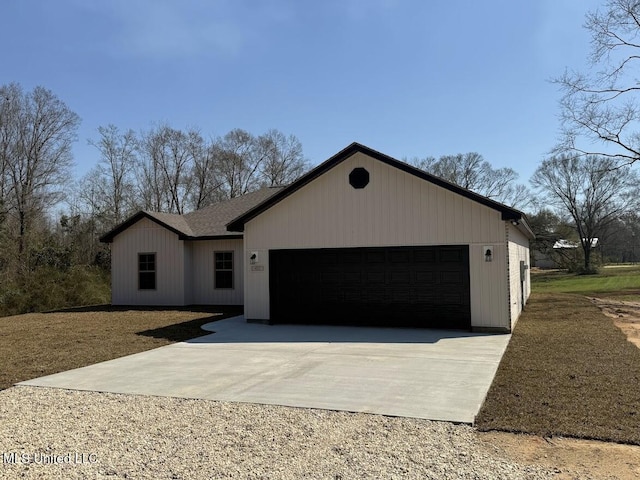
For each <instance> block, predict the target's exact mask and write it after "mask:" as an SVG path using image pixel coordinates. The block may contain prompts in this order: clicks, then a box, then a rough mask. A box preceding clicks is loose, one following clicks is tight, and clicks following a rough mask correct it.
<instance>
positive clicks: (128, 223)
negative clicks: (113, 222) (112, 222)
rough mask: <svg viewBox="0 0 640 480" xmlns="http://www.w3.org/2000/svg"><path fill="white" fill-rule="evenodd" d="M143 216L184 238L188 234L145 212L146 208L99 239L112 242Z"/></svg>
mask: <svg viewBox="0 0 640 480" xmlns="http://www.w3.org/2000/svg"><path fill="white" fill-rule="evenodd" d="M143 218H148V219H149V220H151V221H152V222H155V223H157V224H158V225H160V226H161V227H164V228H166V229H167V230H169V231H170V232H173V233H175V234H176V235H178V237H179V238H180V239H181V240H183V239H184V238H185V237H186V235H185V233H184V232H181V231H180V230H178V229H176V228H174V227H172V226H171V225H168V224H166V223H165V222H163V221H161V220H158V219H157V218H155V217H154V216H153V215H151V214H150V213H148V212H145V211H144V210H140V211H139V212H138V213H136V214H134V215H132V216H131V217H129V218H128V219H127V220H125V221H124V222H122V223H121V224H119V225H117V226H116V227H114V228H113V229H111V230H110V231H108V232H107V233H105V234H104V235H102V236H101V237H100V238H99V240H100V242H101V243H112V242H113V239H114V238H115V237H117V236H118V235H120V234H121V233H122V232H124V231H125V230H127V229H128V228H129V227H131V226H132V225H134V224H135V223H137V222H139V221H140V220H142V219H143Z"/></svg>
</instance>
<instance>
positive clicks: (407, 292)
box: [269, 245, 471, 329]
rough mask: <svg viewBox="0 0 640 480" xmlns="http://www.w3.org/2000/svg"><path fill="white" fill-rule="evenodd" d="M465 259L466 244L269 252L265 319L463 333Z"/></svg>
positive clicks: (467, 322)
mask: <svg viewBox="0 0 640 480" xmlns="http://www.w3.org/2000/svg"><path fill="white" fill-rule="evenodd" d="M468 259H469V250H468V246H466V245H465V246H460V245H455V246H428V247H371V248H343V249H310V250H272V251H270V274H269V275H270V279H269V281H270V301H271V320H272V321H274V322H296V323H298V322H301V323H329V324H330V323H337V324H362V325H387V326H420V327H440V328H464V329H468V328H470V326H471V314H470V300H469V260H468ZM301 269H304V270H305V271H304V272H303V273H300V272H296V270H301Z"/></svg>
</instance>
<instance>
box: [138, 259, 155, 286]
mask: <svg viewBox="0 0 640 480" xmlns="http://www.w3.org/2000/svg"><path fill="white" fill-rule="evenodd" d="M138 289H140V290H155V289H156V254H155V253H139V254H138Z"/></svg>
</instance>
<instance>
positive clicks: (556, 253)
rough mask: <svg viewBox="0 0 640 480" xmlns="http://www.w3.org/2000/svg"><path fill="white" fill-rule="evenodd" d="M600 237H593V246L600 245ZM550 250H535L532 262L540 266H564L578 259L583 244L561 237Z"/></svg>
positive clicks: (535, 265)
mask: <svg viewBox="0 0 640 480" xmlns="http://www.w3.org/2000/svg"><path fill="white" fill-rule="evenodd" d="M598 244H599V243H598V238H592V239H591V248H593V249H595V248H596V247H598ZM552 249H553V250H552V251H550V252H540V251H538V250H533V253H532V258H533V259H532V264H533V266H534V267H538V268H562V267H563V264H565V263H566V262H567V261H568V260H572V261H577V260H578V255H580V252H581V249H582V245H581V244H580V242H577V241H572V240H566V239H560V240H556V242H555V243H554V244H553V246H552Z"/></svg>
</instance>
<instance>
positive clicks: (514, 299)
mask: <svg viewBox="0 0 640 480" xmlns="http://www.w3.org/2000/svg"><path fill="white" fill-rule="evenodd" d="M506 229H507V245H508V248H509V278H510V282H509V297H510V310H511V311H510V315H511V329H512V330H513V328H514V327H515V326H516V322H517V321H518V317H519V316H520V313H522V309H523V308H524V306H523V304H522V299H523V290H524V303H525V304H526V302H527V299H528V298H529V295H531V266H530V263H531V260H530V258H529V255H530V252H529V239H528V238H527V237H526V236H525V235H524V234H523V233H522V232H521V231H520V230H518V229H517V228H516V227H515V226H514V225H511V224H510V223H507V226H506ZM520 262H524V264H525V265H527V266H528V267H529V268H527V269H526V270H525V272H524V282H521V280H520Z"/></svg>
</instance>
